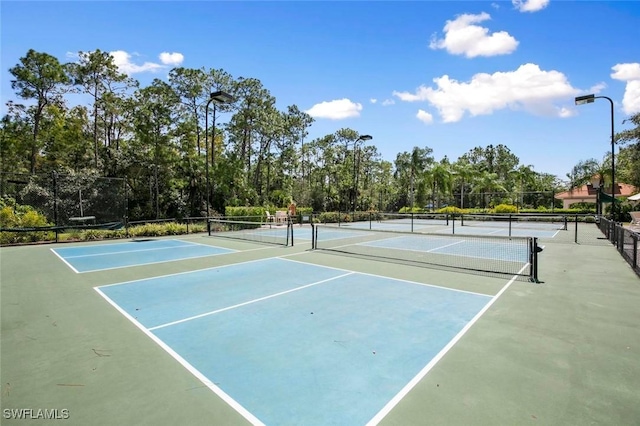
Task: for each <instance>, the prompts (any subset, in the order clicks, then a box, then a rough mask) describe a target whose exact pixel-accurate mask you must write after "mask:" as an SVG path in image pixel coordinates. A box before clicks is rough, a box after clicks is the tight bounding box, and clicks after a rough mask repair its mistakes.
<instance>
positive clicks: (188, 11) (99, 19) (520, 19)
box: [0, 0, 640, 179]
mask: <svg viewBox="0 0 640 426" xmlns="http://www.w3.org/2000/svg"><path fill="white" fill-rule="evenodd" d="M0 8H1V9H0V12H1V25H2V27H1V43H2V44H1V48H2V53H1V57H0V59H1V65H2V67H1V68H2V70H1V72H2V74H1V75H2V85H1V87H0V90H1V91H2V93H1V101H2V104H3V106H2V109H1V111H2V113H4V112H6V108H5V107H4V104H5V103H6V102H7V101H8V100H10V99H15V95H14V93H13V90H12V89H11V85H10V79H11V75H10V74H9V73H8V69H9V68H10V67H12V66H14V65H16V64H17V63H18V61H19V59H20V57H22V56H24V55H25V54H26V52H27V51H28V49H35V50H37V51H40V52H46V53H49V54H52V55H54V56H56V57H58V58H59V59H60V61H62V62H68V61H71V60H73V58H72V56H70V54H77V52H79V51H91V50H95V49H101V50H103V51H108V52H116V53H114V56H115V57H117V58H118V60H117V62H118V64H119V65H120V66H121V69H122V70H123V71H126V72H128V73H129V74H130V75H131V76H132V77H135V78H136V79H138V80H139V81H140V82H141V84H143V85H146V84H149V82H150V81H151V80H152V79H153V78H166V76H167V73H168V70H169V69H170V68H171V67H173V66H184V67H189V68H200V67H205V68H207V69H208V68H223V69H224V70H226V71H227V72H229V73H230V74H231V75H233V76H234V77H236V78H237V77H241V76H242V77H252V78H257V79H259V80H261V81H262V83H263V85H264V86H265V88H267V89H268V90H270V92H271V94H272V95H273V96H275V97H276V99H277V103H278V107H279V108H280V109H285V108H286V106H287V105H291V104H296V105H298V106H299V107H300V109H302V110H305V111H307V112H309V113H310V114H312V115H313V116H314V117H315V118H316V122H315V123H314V124H313V126H312V128H311V130H310V135H309V138H315V137H320V136H323V135H325V134H328V133H333V132H335V131H336V130H338V129H340V128H342V127H349V128H352V129H354V130H356V131H358V132H360V133H361V134H370V135H372V136H373V137H374V139H373V140H371V141H369V142H368V143H370V144H375V145H376V146H377V147H378V150H379V152H380V153H381V154H382V155H383V158H385V159H386V160H389V161H393V160H394V159H395V157H396V154H397V153H398V152H403V151H410V150H411V149H412V148H413V147H414V146H418V147H425V146H428V147H431V148H432V149H433V150H434V156H435V158H436V159H438V160H439V159H441V158H442V157H444V156H445V155H446V156H447V157H449V158H450V159H451V160H456V159H457V158H458V157H459V156H460V155H462V154H464V153H465V152H467V151H469V150H470V149H472V148H474V147H476V146H482V147H484V146H486V145H489V144H494V145H496V144H504V145H507V146H508V147H509V148H510V149H511V151H512V152H513V153H514V154H515V155H517V156H518V157H519V158H520V162H521V164H525V165H532V166H533V167H534V170H535V171H537V172H544V173H552V174H555V175H557V176H558V177H560V178H563V179H564V178H565V175H566V174H567V173H568V172H570V170H571V168H572V167H573V166H574V165H575V164H576V163H577V162H579V161H580V160H585V159H588V158H596V159H598V160H601V159H602V158H603V157H604V155H605V154H606V153H608V152H610V147H611V145H610V138H609V135H610V129H611V127H610V114H609V108H610V106H609V103H608V102H607V101H606V100H604V99H601V100H597V101H596V102H595V103H594V104H590V105H584V106H581V107H576V106H574V97H575V96H578V95H583V94H588V93H594V92H595V93H597V94H598V95H601V96H609V97H610V98H612V99H613V101H614V102H615V126H616V131H618V130H622V129H624V128H627V127H626V125H623V124H622V121H623V120H624V119H625V118H628V117H629V116H630V115H631V114H633V113H637V112H640V43H639V40H640V2H635V1H619V2H612V1H606V2H604V1H603V2H598V1H582V2H570V1H559V0H551V1H548V0H522V1H516V2H511V1H493V2H492V1H470V2H466V1H413V2H398V1H388V2H382V1H380V2H373V1H353V2H338V1H333V2H328V1H326V2H325V1H297V2H294V1H292V2H240V1H236V2H216V1H198V2H186V1H181V2H174V1H164V2H152V1H147V2H129V1H126V2H125V1H110V2H94V1H68V2H55V1H50V2H32V1H20V2H17V1H16V2H14V1H2V3H1V4H0ZM163 53H164V55H162V54H163ZM220 120H222V121H224V120H225V117H224V115H222V116H221V117H220Z"/></svg>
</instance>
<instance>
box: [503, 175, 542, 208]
mask: <svg viewBox="0 0 640 426" xmlns="http://www.w3.org/2000/svg"><path fill="white" fill-rule="evenodd" d="M509 174H510V177H512V178H513V179H514V180H515V187H516V188H517V193H516V197H515V198H516V205H518V206H519V207H520V208H522V206H523V204H524V190H525V188H527V187H529V186H530V185H533V183H534V180H535V177H536V172H534V171H533V166H531V165H529V166H524V165H521V166H520V167H518V168H517V169H515V170H512V171H511V172H510V173H509ZM518 194H519V196H518Z"/></svg>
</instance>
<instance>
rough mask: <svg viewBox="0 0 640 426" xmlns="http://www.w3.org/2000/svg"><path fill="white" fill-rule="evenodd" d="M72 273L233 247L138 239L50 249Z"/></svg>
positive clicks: (207, 253) (213, 253) (214, 252)
mask: <svg viewBox="0 0 640 426" xmlns="http://www.w3.org/2000/svg"><path fill="white" fill-rule="evenodd" d="M51 251H53V252H54V253H55V254H56V255H57V256H58V257H59V258H60V259H61V260H62V261H63V262H64V263H65V264H67V265H68V266H69V267H70V268H71V269H72V270H73V271H74V272H76V273H82V272H93V271H103V270H107V269H116V268H125V267H128V266H138V265H149V264H153V263H162V262H174V261H178V260H184V259H193V258H197V257H205V256H216V255H219V254H225V253H232V252H233V251H234V250H230V249H225V248H221V247H214V246H208V245H204V244H197V243H193V242H189V241H180V240H173V239H172V240H153V239H147V240H140V241H131V242H126V243H116V244H96V245H91V246H80V247H61V248H55V249H51Z"/></svg>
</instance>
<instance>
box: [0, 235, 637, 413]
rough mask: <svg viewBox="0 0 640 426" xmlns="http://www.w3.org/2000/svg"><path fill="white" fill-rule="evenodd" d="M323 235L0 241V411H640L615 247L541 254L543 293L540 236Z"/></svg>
mask: <svg viewBox="0 0 640 426" xmlns="http://www.w3.org/2000/svg"><path fill="white" fill-rule="evenodd" d="M218 225H219V224H218ZM283 229H285V230H284V237H283ZM318 229H319V230H318V231H317V233H315V232H312V230H311V227H309V226H302V227H299V226H296V227H294V228H291V229H289V230H287V227H285V228H277V229H275V231H276V232H275V233H276V234H278V236H277V237H276V240H277V241H279V242H276V243H275V244H273V240H272V239H271V238H263V237H262V235H263V232H264V235H268V233H271V231H270V229H269V227H268V226H267V227H262V226H260V228H259V229H258V231H255V230H253V229H248V230H247V229H244V230H240V229H231V227H230V228H229V229H227V231H228V232H224V233H223V232H210V233H207V234H196V235H190V236H184V237H166V238H153V239H149V240H148V241H131V240H127V241H119V242H108V243H107V242H93V243H74V244H58V245H47V246H31V247H28V246H25V247H4V248H1V249H0V262H1V265H2V275H1V278H2V282H1V284H2V287H1V291H2V293H1V296H2V297H1V299H0V303H1V304H2V312H1V315H2V358H1V363H2V365H1V366H2V369H1V372H0V374H1V375H2V383H3V397H2V409H3V413H4V410H6V409H9V410H19V409H36V410H37V409H49V410H54V409H58V410H67V412H68V414H69V416H68V419H67V420H65V424H114V423H118V424H140V423H148V424H162V425H164V424H176V423H178V424H194V425H208V424H225V425H242V424H267V425H299V424H305V425H329V424H349V425H357V424H362V425H364V424H381V425H418V424H425V422H426V423H429V424H454V425H467V424H524V423H531V422H533V423H536V422H537V423H544V424H586V423H600V424H612V423H613V424H633V422H634V421H635V420H636V419H638V418H640V408H638V407H640V400H639V397H638V395H637V389H638V387H639V386H640V366H639V365H638V363H637V359H638V358H639V357H640V347H638V346H637V344H636V342H638V341H640V330H639V329H638V327H637V323H638V321H640V312H639V311H638V309H637V306H640V285H639V284H638V279H637V277H636V275H635V274H634V273H633V272H632V271H630V268H628V266H627V265H626V263H625V262H624V261H623V260H622V259H621V258H620V256H619V254H618V253H617V252H616V251H615V249H614V248H613V247H610V246H604V245H593V246H589V245H575V246H567V245H566V244H553V243H551V242H549V243H547V242H546V241H545V248H544V251H543V252H541V253H538V254H539V260H538V261H539V265H538V266H539V269H540V271H539V276H540V281H541V282H539V283H535V282H531V281H530V280H528V278H529V275H528V274H529V270H530V269H529V268H530V267H531V265H530V261H531V255H532V253H531V251H530V250H531V247H530V245H529V244H530V241H531V238H532V237H530V236H528V237H511V238H509V237H500V236H485V235H482V236H475V235H465V236H459V235H437V234H434V235H431V234H424V235H413V234H411V233H402V232H387V231H386V230H378V231H377V232H376V231H375V230H374V231H372V232H369V231H366V230H362V229H356V228H354V227H340V229H334V228H331V227H320V228H318ZM252 232H259V233H260V234H259V235H260V236H259V237H256V239H258V240H261V241H258V242H253V241H248V240H247V239H246V238H253V237H251V236H249V237H247V236H244V235H242V234H247V233H252ZM223 234H224V235H223ZM294 234H295V245H293V246H292V245H290V244H289V245H285V244H282V241H283V238H287V239H288V238H292V239H293V236H294ZM226 237H231V238H226ZM262 240H271V241H262ZM550 241H552V240H550ZM312 247H313V249H312ZM161 253H162V254H161ZM165 253H171V255H168V254H165ZM165 256H166V257H165ZM114 259H119V260H114ZM425 259H426V260H425ZM443 259H444V260H443ZM588 259H596V260H595V261H589V260H588ZM487 265H489V266H487ZM444 266H446V267H444ZM523 268H524V269H523ZM483 269H484V270H487V271H493V273H482V271H481V270H483ZM514 271H515V272H514ZM520 271H523V272H520ZM76 272H82V273H76ZM5 422H6V424H22V423H21V422H24V420H16V419H13V418H11V419H9V418H7V417H5V418H4V419H3V424H5Z"/></svg>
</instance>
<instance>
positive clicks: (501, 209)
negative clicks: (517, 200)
mask: <svg viewBox="0 0 640 426" xmlns="http://www.w3.org/2000/svg"><path fill="white" fill-rule="evenodd" d="M493 211H494V212H495V213H518V208H517V207H516V206H514V205H512V204H498V205H497V206H495V208H494V209H493Z"/></svg>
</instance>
